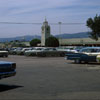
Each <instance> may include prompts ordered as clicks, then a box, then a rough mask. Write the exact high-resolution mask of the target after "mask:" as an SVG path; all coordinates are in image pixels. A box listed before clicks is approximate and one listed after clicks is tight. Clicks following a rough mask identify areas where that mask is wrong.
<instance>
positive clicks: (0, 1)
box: [0, 0, 100, 37]
mask: <svg viewBox="0 0 100 100" xmlns="http://www.w3.org/2000/svg"><path fill="white" fill-rule="evenodd" d="M96 14H98V15H99V14H100V0H0V22H24V23H25V22H28V23H42V22H43V21H44V19H45V16H46V18H47V20H48V22H49V23H58V22H62V23H78V22H79V23H86V20H87V19H88V18H89V17H94V16H95V15H96ZM84 31H88V28H87V27H86V25H85V24H84V25H62V28H61V33H76V32H84ZM51 32H52V34H54V35H55V34H59V26H58V25H51ZM33 34H36V35H41V25H29V24H26V25H20V24H19V25H16V24H13V25H12V24H0V37H14V36H23V35H33Z"/></svg>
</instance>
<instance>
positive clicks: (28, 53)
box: [24, 47, 44, 56]
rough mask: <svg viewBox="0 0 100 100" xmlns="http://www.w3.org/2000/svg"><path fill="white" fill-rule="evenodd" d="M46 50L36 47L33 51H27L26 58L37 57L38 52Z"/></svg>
mask: <svg viewBox="0 0 100 100" xmlns="http://www.w3.org/2000/svg"><path fill="white" fill-rule="evenodd" d="M42 50H44V47H34V48H32V49H31V50H27V51H25V53H24V54H25V55H26V56H36V54H37V52H40V51H42Z"/></svg>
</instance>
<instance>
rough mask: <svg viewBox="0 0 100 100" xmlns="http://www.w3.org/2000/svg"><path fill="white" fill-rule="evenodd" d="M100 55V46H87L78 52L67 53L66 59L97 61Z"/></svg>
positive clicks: (76, 61)
mask: <svg viewBox="0 0 100 100" xmlns="http://www.w3.org/2000/svg"><path fill="white" fill-rule="evenodd" d="M98 55H100V47H85V48H83V49H81V50H80V51H79V52H78V53H68V54H67V53H66V56H65V59H67V60H74V61H75V63H81V62H85V63H88V62H97V56H98Z"/></svg>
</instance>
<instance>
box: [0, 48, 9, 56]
mask: <svg viewBox="0 0 100 100" xmlns="http://www.w3.org/2000/svg"><path fill="white" fill-rule="evenodd" d="M0 57H8V51H6V50H5V49H0Z"/></svg>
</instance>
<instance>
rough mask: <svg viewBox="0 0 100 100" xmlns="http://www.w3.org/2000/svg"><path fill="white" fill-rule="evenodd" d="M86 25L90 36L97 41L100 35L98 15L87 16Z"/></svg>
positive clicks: (99, 18) (99, 17)
mask: <svg viewBox="0 0 100 100" xmlns="http://www.w3.org/2000/svg"><path fill="white" fill-rule="evenodd" d="M87 26H88V27H89V28H90V29H91V32H90V33H89V34H90V37H91V38H92V39H94V40H96V41H97V40H98V37H100V16H98V15H96V16H95V17H94V18H89V19H88V20H87Z"/></svg>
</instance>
